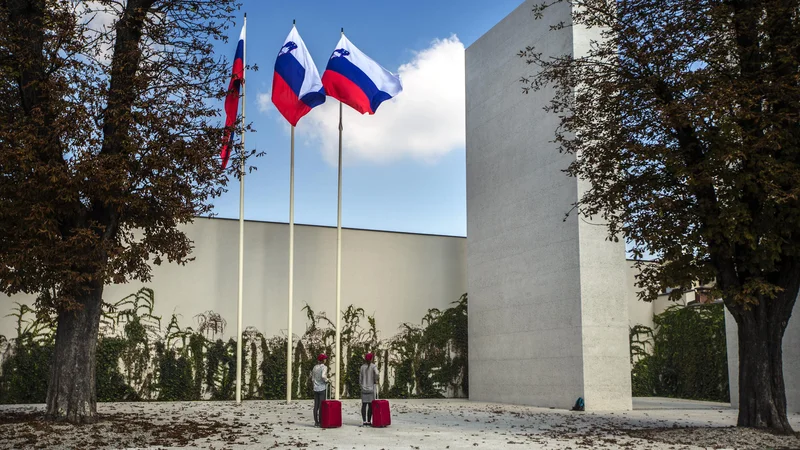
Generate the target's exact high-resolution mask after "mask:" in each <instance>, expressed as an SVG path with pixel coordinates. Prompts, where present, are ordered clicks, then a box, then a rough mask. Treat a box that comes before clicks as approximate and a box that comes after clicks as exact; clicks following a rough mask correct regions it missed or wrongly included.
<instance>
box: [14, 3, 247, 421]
mask: <svg viewBox="0 0 800 450" xmlns="http://www.w3.org/2000/svg"><path fill="white" fill-rule="evenodd" d="M237 6H238V4H237V3H236V1H235V0H217V1H207V0H127V1H120V0H96V1H92V2H83V1H63V0H0V49H1V50H0V74H2V75H1V77H2V78H0V82H1V83H2V84H0V145H2V151H0V291H2V292H4V293H6V294H9V295H10V294H15V293H18V292H24V293H30V294H38V299H37V303H38V306H40V307H41V308H44V309H49V310H51V311H55V312H57V314H58V319H57V321H58V324H57V332H56V340H55V350H54V355H53V359H52V363H51V373H50V380H49V385H48V391H47V414H48V415H49V416H50V417H52V418H55V419H65V420H68V421H70V422H74V423H81V422H94V421H95V420H96V392H95V351H96V343H97V333H98V327H99V322H100V315H101V306H102V302H103V286H104V285H106V284H108V283H124V282H127V281H130V280H140V281H148V280H149V279H150V276H151V264H156V265H157V264H161V262H162V260H168V261H170V262H176V263H180V264H185V263H186V262H187V261H189V260H190V259H191V257H190V253H191V250H192V242H191V241H190V240H189V238H188V237H187V236H186V235H185V234H184V233H183V231H181V229H180V228H179V227H180V226H181V225H182V224H185V223H188V222H191V221H192V219H193V217H194V216H196V215H201V214H206V213H209V212H210V211H211V207H212V206H211V203H210V201H211V200H212V199H213V198H215V197H216V196H218V195H219V194H220V193H221V192H222V190H223V189H224V186H225V180H226V178H225V174H224V173H223V171H222V169H221V168H220V164H219V160H218V159H217V157H216V154H217V152H218V150H219V143H220V138H221V136H222V133H221V129H220V126H219V120H218V119H217V118H215V116H216V115H217V111H216V108H214V107H213V105H212V104H211V102H209V101H208V100H209V99H212V98H215V97H219V96H220V95H221V94H222V92H221V89H220V87H221V86H224V81H223V77H225V76H228V74H227V73H226V70H225V69H226V67H227V65H226V64H225V62H224V60H217V59H216V58H215V56H214V53H213V44H214V42H215V41H220V40H222V41H224V40H225V36H224V33H225V30H226V29H227V28H228V27H229V25H230V23H231V13H232V12H233V11H234V9H235V8H236V7H237ZM104 24H105V27H104Z"/></svg>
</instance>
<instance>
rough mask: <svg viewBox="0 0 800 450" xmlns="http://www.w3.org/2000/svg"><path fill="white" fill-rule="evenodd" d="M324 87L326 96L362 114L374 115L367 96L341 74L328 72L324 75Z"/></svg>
mask: <svg viewBox="0 0 800 450" xmlns="http://www.w3.org/2000/svg"><path fill="white" fill-rule="evenodd" d="M322 86H323V87H324V88H325V93H326V94H328V95H330V96H331V97H333V98H335V99H336V100H339V101H341V102H342V103H344V104H345V105H347V106H349V107H351V108H353V109H355V110H356V111H358V112H360V113H361V114H367V113H369V114H374V111H372V107H371V106H370V102H369V98H368V97H367V94H365V93H364V91H362V90H361V88H359V87H358V85H357V84H355V83H353V82H352V81H350V79H349V78H347V77H345V76H344V75H342V74H340V73H339V72H334V71H333V70H326V71H325V73H324V74H323V75H322Z"/></svg>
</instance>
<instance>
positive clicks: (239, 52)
mask: <svg viewBox="0 0 800 450" xmlns="http://www.w3.org/2000/svg"><path fill="white" fill-rule="evenodd" d="M233 59H234V60H237V59H241V60H244V41H243V40H241V39H239V43H238V44H237V45H236V55H235V56H234V57H233Z"/></svg>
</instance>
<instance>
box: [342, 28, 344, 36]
mask: <svg viewBox="0 0 800 450" xmlns="http://www.w3.org/2000/svg"><path fill="white" fill-rule="evenodd" d="M342 36H344V27H342Z"/></svg>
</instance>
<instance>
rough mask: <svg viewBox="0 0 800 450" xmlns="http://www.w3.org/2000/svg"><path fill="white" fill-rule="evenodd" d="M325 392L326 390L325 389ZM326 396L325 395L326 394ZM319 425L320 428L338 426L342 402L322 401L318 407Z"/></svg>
mask: <svg viewBox="0 0 800 450" xmlns="http://www.w3.org/2000/svg"><path fill="white" fill-rule="evenodd" d="M326 394H327V391H326ZM326 397H327V395H326ZM319 415H320V418H319V420H320V425H321V426H322V428H339V427H341V426H342V402H340V401H339V400H328V399H325V400H323V401H322V404H321V405H320V408H319Z"/></svg>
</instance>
